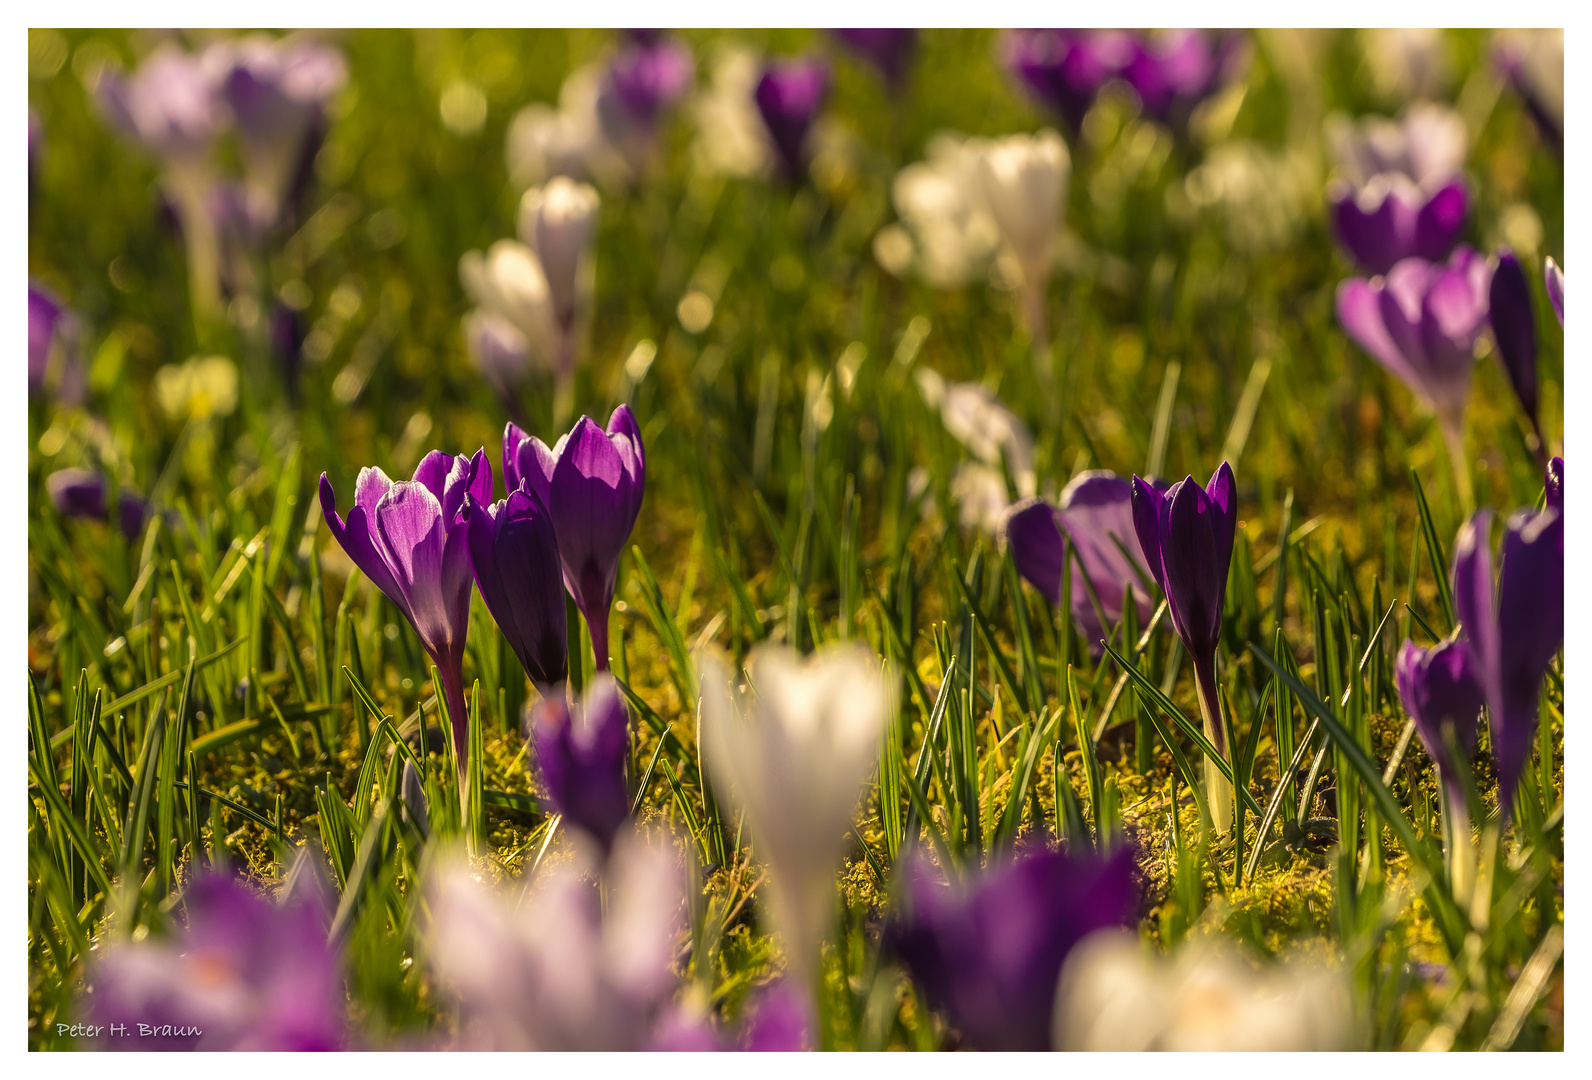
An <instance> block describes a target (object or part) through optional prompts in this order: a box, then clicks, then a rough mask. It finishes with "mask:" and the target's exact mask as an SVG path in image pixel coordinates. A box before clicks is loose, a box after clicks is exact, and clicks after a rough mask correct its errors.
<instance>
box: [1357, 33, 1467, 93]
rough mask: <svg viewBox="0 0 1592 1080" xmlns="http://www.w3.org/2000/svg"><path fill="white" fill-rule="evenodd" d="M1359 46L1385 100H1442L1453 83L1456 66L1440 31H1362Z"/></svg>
mask: <svg viewBox="0 0 1592 1080" xmlns="http://www.w3.org/2000/svg"><path fill="white" fill-rule="evenodd" d="M1360 44H1361V47H1362V48H1363V49H1364V50H1365V60H1366V64H1367V65H1368V66H1369V67H1370V69H1371V79H1372V81H1373V82H1374V83H1376V88H1377V91H1378V92H1379V93H1381V94H1382V95H1383V96H1384V97H1389V98H1393V99H1395V100H1397V101H1407V100H1409V99H1410V98H1435V97H1440V96H1441V95H1442V94H1443V93H1444V92H1445V91H1446V90H1447V89H1448V87H1449V85H1450V83H1452V81H1453V77H1454V71H1453V65H1452V64H1451V62H1450V61H1449V56H1448V48H1447V45H1446V43H1445V42H1444V41H1443V31H1441V30H1436V29H1432V28H1430V27H1408V28H1387V27H1384V28H1379V29H1374V30H1361V31H1360Z"/></svg>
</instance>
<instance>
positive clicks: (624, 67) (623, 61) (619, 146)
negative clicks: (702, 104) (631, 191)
mask: <svg viewBox="0 0 1592 1080" xmlns="http://www.w3.org/2000/svg"><path fill="white" fill-rule="evenodd" d="M695 74H696V64H695V62H694V61H693V60H692V58H691V50H690V48H688V47H687V46H686V44H685V43H684V42H683V41H680V40H678V39H676V38H673V37H670V36H668V35H666V34H661V33H656V32H651V31H645V32H643V31H629V32H627V33H624V34H623V35H622V40H621V44H620V46H619V48H618V50H617V51H615V53H614V55H613V56H612V58H610V59H609V61H608V66H607V69H606V70H605V71H604V73H603V80H602V84H601V89H600V90H599V92H598V95H597V117H598V125H599V127H600V129H601V131H602V133H603V135H604V136H605V138H606V139H607V141H608V142H609V143H610V144H611V145H612V146H613V147H614V149H615V150H616V151H618V153H619V154H620V156H622V157H623V158H624V159H625V160H626V162H627V163H628V164H629V165H630V167H631V170H632V172H633V174H634V175H636V176H638V177H639V176H640V175H642V174H643V173H645V172H646V171H647V169H648V168H649V167H650V165H651V163H652V159H653V157H654V156H655V154H656V150H657V141H658V129H659V127H660V121H661V120H662V118H663V115H664V113H666V112H667V111H668V110H669V109H670V108H672V107H673V106H674V105H676V104H677V103H679V102H680V101H681V100H682V99H683V98H684V97H685V96H686V94H688V93H689V92H690V90H691V83H692V80H693V79H694V77H695Z"/></svg>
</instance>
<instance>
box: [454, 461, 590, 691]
mask: <svg viewBox="0 0 1592 1080" xmlns="http://www.w3.org/2000/svg"><path fill="white" fill-rule="evenodd" d="M464 503H465V518H466V521H465V528H466V529H467V536H468V543H469V556H470V566H471V570H472V572H473V573H474V575H475V583H476V587H477V588H478V589H480V590H481V599H482V600H484V601H486V606H487V610H488V611H490V612H491V613H492V618H493V619H495V620H497V624H498V628H499V629H501V630H502V631H503V636H504V637H505V638H506V639H508V643H509V647H510V648H511V649H513V650H514V655H515V656H517V657H519V658H520V664H521V666H523V667H524V668H525V674H526V675H528V676H530V679H531V681H532V682H534V683H535V684H536V686H537V688H538V689H539V690H541V691H542V693H543V696H547V695H549V694H551V693H552V688H553V686H554V685H555V684H557V683H561V682H563V681H564V676H565V675H567V674H568V673H569V648H568V644H567V641H566V639H565V623H564V586H563V581H562V580H561V578H560V576H559V573H560V572H559V565H558V538H557V537H556V536H555V535H554V534H553V519H552V517H551V516H550V515H549V514H548V512H547V507H545V506H544V505H543V504H542V500H541V499H540V498H539V497H537V495H536V493H535V492H534V491H532V490H530V489H529V488H527V487H525V486H523V485H522V486H520V487H517V488H515V489H514V490H513V491H510V492H509V497H508V498H507V499H504V500H503V501H502V502H496V503H493V504H492V505H490V506H483V505H481V504H480V503H478V502H476V501H475V498H474V497H473V496H471V495H466V496H465V500H464Z"/></svg>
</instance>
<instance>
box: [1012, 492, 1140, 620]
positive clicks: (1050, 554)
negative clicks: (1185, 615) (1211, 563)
mask: <svg viewBox="0 0 1592 1080" xmlns="http://www.w3.org/2000/svg"><path fill="white" fill-rule="evenodd" d="M1154 483H1155V484H1156V486H1157V487H1160V488H1164V487H1165V484H1164V483H1163V482H1161V481H1155V482H1154ZM1132 498H1133V489H1132V487H1131V486H1130V485H1129V483H1128V481H1126V480H1124V479H1122V477H1120V476H1118V475H1117V474H1116V473H1113V472H1107V471H1104V470H1099V471H1094V472H1085V473H1079V474H1078V475H1077V476H1075V477H1074V478H1073V479H1072V482H1071V483H1069V484H1068V485H1067V487H1066V488H1065V489H1064V490H1063V491H1062V493H1061V506H1060V507H1059V508H1058V507H1054V506H1052V505H1051V504H1050V503H1048V502H1046V501H1045V500H1043V499H1024V500H1023V501H1022V502H1019V503H1015V504H1013V506H1012V507H1011V509H1009V510H1008V511H1007V512H1006V519H1005V522H1004V524H1003V526H1002V531H1003V533H1004V535H1005V537H1006V539H1007V542H1009V543H1010V544H1011V546H1012V561H1013V562H1015V563H1016V564H1017V572H1018V573H1019V574H1021V575H1022V576H1023V578H1024V579H1025V580H1026V581H1027V582H1028V583H1029V584H1030V585H1032V586H1033V587H1034V588H1036V589H1038V590H1039V592H1040V593H1041V594H1042V595H1043V596H1044V597H1045V599H1046V600H1049V601H1050V602H1051V603H1052V604H1059V603H1061V592H1062V589H1061V575H1062V571H1063V570H1064V569H1065V567H1066V565H1067V548H1066V544H1067V541H1069V540H1070V541H1071V542H1072V543H1073V544H1074V545H1075V546H1076V547H1077V549H1078V562H1075V563H1073V565H1072V617H1073V618H1074V619H1075V620H1076V621H1077V623H1078V629H1079V630H1080V631H1081V632H1082V633H1083V635H1084V639H1085V640H1086V641H1088V642H1089V644H1090V647H1091V648H1093V649H1099V647H1100V645H1099V642H1100V639H1101V638H1103V637H1105V635H1106V632H1107V630H1108V627H1105V626H1101V625H1100V617H1099V616H1098V615H1097V614H1095V607H1094V604H1093V603H1092V602H1090V599H1089V591H1088V589H1087V587H1086V586H1085V584H1084V574H1085V573H1087V574H1088V578H1089V583H1090V584H1092V585H1093V586H1094V590H1095V595H1096V596H1098V597H1099V599H1100V607H1101V608H1102V609H1103V611H1104V612H1105V616H1106V619H1107V620H1109V621H1110V622H1111V623H1113V624H1114V623H1117V622H1119V621H1121V619H1122V594H1123V591H1124V590H1125V589H1127V588H1129V587H1130V586H1131V587H1132V589H1133V599H1134V603H1135V605H1136V606H1137V608H1138V613H1139V625H1141V626H1143V625H1144V624H1145V623H1146V622H1147V621H1148V620H1149V618H1150V615H1151V613H1152V612H1153V610H1154V609H1153V605H1152V603H1151V600H1150V594H1149V593H1148V592H1147V591H1146V590H1145V587H1144V584H1143V582H1144V581H1145V580H1148V579H1150V578H1151V576H1152V575H1151V574H1150V568H1149V566H1147V565H1146V564H1145V562H1144V558H1143V555H1142V553H1141V552H1140V550H1139V544H1138V541H1137V539H1136V537H1135V534H1134V529H1133V503H1132ZM1064 535H1065V538H1064ZM1078 563H1082V564H1083V568H1082V569H1079V565H1078Z"/></svg>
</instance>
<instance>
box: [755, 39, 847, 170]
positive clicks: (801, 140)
mask: <svg viewBox="0 0 1592 1080" xmlns="http://www.w3.org/2000/svg"><path fill="white" fill-rule="evenodd" d="M828 96H829V68H828V67H827V66H826V65H825V64H824V62H823V61H822V60H820V59H817V58H816V57H803V58H799V59H795V60H785V61H776V62H774V63H771V64H769V65H768V66H767V67H766V68H764V70H763V77H762V78H761V79H759V80H758V82H757V89H756V91H755V92H754V93H753V98H754V99H755V100H756V101H757V111H758V112H759V113H761V114H762V117H763V125H764V127H766V128H767V129H768V134H769V137H770V138H771V139H772V140H773V143H774V149H775V150H776V151H778V152H779V159H780V163H781V165H783V166H784V170H785V175H786V176H787V177H788V178H790V179H791V180H793V181H794V180H797V179H799V178H800V177H801V176H802V175H803V173H804V172H805V169H806V161H807V159H806V156H805V154H804V153H803V146H804V144H805V143H806V141H807V132H808V129H809V128H811V127H812V126H813V120H814V119H815V118H816V117H817V116H818V110H819V109H820V108H821V107H822V106H823V104H824V99H825V98H827V97H828Z"/></svg>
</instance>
